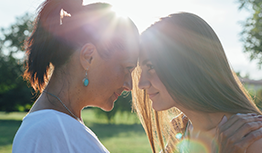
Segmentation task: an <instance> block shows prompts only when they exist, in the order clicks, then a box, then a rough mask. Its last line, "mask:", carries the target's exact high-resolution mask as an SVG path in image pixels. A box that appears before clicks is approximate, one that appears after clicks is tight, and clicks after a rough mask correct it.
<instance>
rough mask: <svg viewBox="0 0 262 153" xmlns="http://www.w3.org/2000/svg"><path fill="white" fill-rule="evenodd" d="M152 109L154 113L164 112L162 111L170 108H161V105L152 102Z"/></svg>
mask: <svg viewBox="0 0 262 153" xmlns="http://www.w3.org/2000/svg"><path fill="white" fill-rule="evenodd" d="M152 108H153V109H154V110H155V111H164V110H167V109H170V108H172V107H165V106H163V104H162V105H161V104H158V105H157V104H155V103H154V102H153V103H152Z"/></svg>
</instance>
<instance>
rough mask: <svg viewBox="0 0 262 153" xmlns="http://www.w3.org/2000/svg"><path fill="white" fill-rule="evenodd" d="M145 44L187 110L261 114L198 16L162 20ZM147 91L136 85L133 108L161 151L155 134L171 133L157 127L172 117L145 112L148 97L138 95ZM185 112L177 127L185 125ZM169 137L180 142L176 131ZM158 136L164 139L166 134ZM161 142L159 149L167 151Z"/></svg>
mask: <svg viewBox="0 0 262 153" xmlns="http://www.w3.org/2000/svg"><path fill="white" fill-rule="evenodd" d="M141 45H142V47H141V48H142V52H146V54H147V55H148V57H149V60H150V61H151V62H152V64H153V67H154V69H155V71H156V74H157V75H158V77H159V79H160V80H161V81H162V83H163V84H164V85H165V87H166V89H167V91H168V92H169V94H170V95H171V97H172V98H173V99H174V101H175V102H176V103H178V104H179V105H181V106H183V107H184V108H186V109H189V110H192V111H200V112H206V113H215V112H225V113H231V114H235V113H257V114H261V112H260V110H259V109H258V108H257V107H256V105H255V104H254V102H253V101H252V99H251V98H250V96H249V95H248V94H247V92H246V91H245V89H244V88H243V86H242V84H241V83H240V81H239V79H238V77H237V76H236V75H235V73H234V72H233V71H232V69H231V67H230V65H229V64H228V61H227V58H226V55H225V53H224V49H223V47H222V45H221V43H220V41H219V39H218V37H217V35H216V34H215V32H214V31H213V30H212V28H211V27H210V26H209V25H208V24H207V23H206V22H205V21H204V20H203V19H201V18H200V17H198V16H197V15H194V14H190V13H178V14H171V15H170V16H168V17H165V18H162V19H161V20H160V21H159V22H157V23H155V24H154V25H152V26H151V27H149V28H148V29H147V30H146V31H145V32H143V33H142V35H141ZM138 69H139V68H138ZM134 73H137V74H136V75H134V83H135V85H137V84H138V79H139V78H138V76H139V75H140V73H139V72H138V71H137V72H134ZM144 92H145V91H141V90H139V89H138V88H137V87H136V88H134V91H133V96H134V97H133V98H134V109H135V110H136V111H137V113H138V115H139V116H140V118H141V120H142V122H143V124H144V128H145V130H146V131H147V135H148V138H149V140H150V143H151V146H152V149H153V152H156V151H155V147H154V141H155V140H156V139H157V137H154V136H152V135H153V134H152V133H155V132H157V133H159V131H160V133H163V134H162V136H165V137H167V135H168V134H170V132H169V131H170V130H167V131H166V129H162V127H161V126H164V125H161V126H158V125H159V123H162V122H163V121H165V120H166V118H167V117H168V115H166V114H164V113H163V114H161V115H165V116H160V113H158V119H157V118H156V116H153V115H152V113H151V114H148V113H146V112H152V110H153V109H152V106H151V104H150V103H151V102H149V100H148V98H138V97H146V94H144ZM144 105H146V107H144ZM171 114H172V113H171ZM173 115H174V113H173ZM181 116H182V115H180V116H179V117H178V119H179V120H178V123H179V124H178V125H182V123H181ZM160 119H162V120H160ZM149 123H150V124H149ZM165 124H166V125H167V124H168V123H165ZM182 126H183V125H182ZM158 135H160V134H158ZM170 136H171V138H170V139H171V140H173V143H176V142H177V141H178V140H176V138H174V136H175V134H172V135H170ZM158 139H159V141H160V142H161V141H162V143H163V138H162V139H161V138H160V137H158ZM160 144H161V143H160ZM162 146H163V145H161V146H160V148H161V149H164V148H163V147H162ZM171 146H174V145H171ZM163 151H164V150H163Z"/></svg>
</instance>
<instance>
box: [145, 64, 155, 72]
mask: <svg viewBox="0 0 262 153" xmlns="http://www.w3.org/2000/svg"><path fill="white" fill-rule="evenodd" d="M146 67H147V69H148V71H149V70H152V69H154V66H153V65H152V64H149V63H147V64H146Z"/></svg>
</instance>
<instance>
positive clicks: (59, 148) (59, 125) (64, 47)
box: [13, 0, 139, 153]
mask: <svg viewBox="0 0 262 153" xmlns="http://www.w3.org/2000/svg"><path fill="white" fill-rule="evenodd" d="M111 7H112V6H111V5H109V4H107V3H93V4H89V5H85V6H84V5H82V0H46V1H45V2H44V3H43V4H42V5H41V6H40V7H39V13H38V16H37V17H36V19H35V27H34V31H33V33H32V34H31V36H30V38H29V39H28V41H27V45H26V49H27V55H28V59H27V65H26V70H25V73H24V77H25V78H26V79H28V80H29V81H30V83H31V85H32V87H33V88H34V89H35V90H36V91H39V92H40V93H41V95H40V96H39V98H38V99H37V100H36V102H35V103H34V105H33V106H32V108H31V110H30V111H29V114H28V115H27V116H26V117H25V118H24V119H23V122H22V124H21V126H20V128H19V130H18V131H17V133H16V135H15V138H14V141H13V153H21V152H23V153H25V152H30V153H33V152H36V153H40V152H45V153H50V152H53V153H68V152H70V153H83V152H96V153H100V152H101V153H102V152H108V150H107V149H106V148H105V147H104V146H103V145H102V144H101V143H100V141H99V140H98V138H97V137H96V135H95V134H94V133H93V132H92V131H91V130H90V129H89V128H88V127H86V126H85V125H84V123H83V121H82V118H81V110H82V109H83V108H84V107H86V106H95V107H99V108H101V109H103V110H106V111H109V110H111V109H112V108H113V106H114V101H115V100H116V99H117V98H118V96H119V95H120V94H121V92H122V91H123V90H131V88H132V80H131V72H132V70H133V69H134V67H135V66H136V63H137V58H138V50H139V33H138V30H137V28H136V26H135V25H134V23H133V22H132V21H131V20H130V19H129V18H121V17H118V16H117V15H116V14H115V12H113V11H112V10H111Z"/></svg>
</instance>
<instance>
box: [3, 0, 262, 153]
mask: <svg viewBox="0 0 262 153" xmlns="http://www.w3.org/2000/svg"><path fill="white" fill-rule="evenodd" d="M43 1H44V0H8V1H7V0H1V1H0V28H1V31H0V152H1V153H5V152H11V148H12V140H13V137H14V135H15V132H16V131H17V129H18V127H19V125H20V124H21V120H22V118H23V117H24V116H25V115H26V112H27V111H28V110H29V109H30V107H31V106H32V104H33V102H34V101H35V99H36V98H37V96H38V95H39V93H34V91H33V90H32V88H30V87H29V86H28V84H27V83H26V82H25V81H24V80H23V78H22V77H21V74H22V72H23V69H24V68H23V65H24V57H25V52H24V49H23V42H24V40H25V39H26V38H27V37H28V36H29V34H30V32H31V30H32V22H33V19H34V17H35V16H36V14H37V12H36V10H37V7H38V6H39V5H40V4H41V3H42V2H43ZM93 2H107V3H110V4H112V5H113V6H114V10H115V11H116V12H117V13H118V14H119V15H121V16H129V17H130V18H131V19H132V20H133V21H134V23H135V24H136V25H137V27H138V29H139V31H140V33H142V32H143V31H144V30H145V29H146V28H147V27H149V26H150V25H151V24H153V23H154V22H156V21H158V20H159V18H161V17H165V16H167V15H169V14H172V13H177V12H191V13H194V14H197V15H199V16H200V17H202V18H203V19H204V20H205V21H207V22H208V23H209V24H210V25H211V27H212V28H213V29H214V31H215V32H216V33H217V35H218V37H219V38H220V40H221V43H222V44H223V47H224V49H225V52H226V55H227V57H228V60H229V63H230V65H231V66H232V69H233V70H234V71H235V72H236V73H237V75H238V76H239V78H240V80H241V81H242V83H243V84H244V86H245V87H246V89H247V90H248V91H249V93H250V94H251V96H252V97H253V99H254V102H255V103H256V104H257V105H258V106H259V107H260V108H261V104H262V100H261V99H262V80H261V79H262V70H261V69H259V67H260V66H261V63H262V62H261V61H262V57H261V52H262V32H261V31H262V13H261V12H262V7H261V6H262V0H252V1H251V0H154V1H153V0H132V1H129V0H104V1H98V0H84V4H88V3H93ZM82 116H83V119H84V122H85V124H86V125H87V126H88V127H90V128H91V129H92V130H93V131H94V132H95V133H96V134H97V136H98V137H99V139H100V140H101V142H102V143H103V144H104V145H105V146H106V147H107V148H108V150H109V151H111V152H113V153H118V152H119V153H120V152H121V153H122V152H125V153H128V152H136V153H140V152H141V153H145V152H151V150H150V145H149V143H148V140H147V137H146V135H145V132H144V130H143V128H142V126H141V124H140V122H139V120H138V118H137V117H136V114H135V113H131V93H128V92H125V93H123V94H122V95H121V96H120V97H119V99H118V100H117V101H116V103H115V108H114V109H113V110H112V111H111V112H103V111H101V110H100V109H97V108H87V109H85V110H83V113H82Z"/></svg>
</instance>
